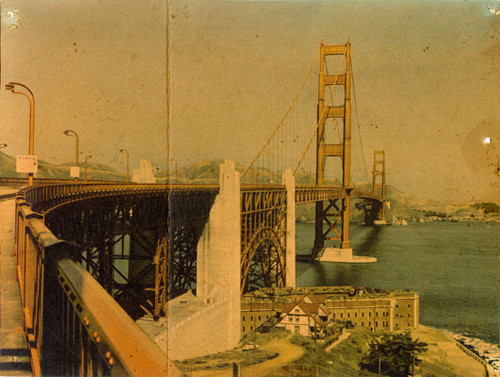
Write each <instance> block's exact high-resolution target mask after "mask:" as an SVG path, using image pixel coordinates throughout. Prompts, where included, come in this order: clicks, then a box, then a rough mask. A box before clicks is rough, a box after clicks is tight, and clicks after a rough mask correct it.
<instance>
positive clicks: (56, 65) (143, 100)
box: [0, 0, 168, 171]
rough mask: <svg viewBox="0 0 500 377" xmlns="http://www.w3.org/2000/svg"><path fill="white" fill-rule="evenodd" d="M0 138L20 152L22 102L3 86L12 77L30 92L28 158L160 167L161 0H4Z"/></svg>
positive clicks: (163, 137)
mask: <svg viewBox="0 0 500 377" xmlns="http://www.w3.org/2000/svg"><path fill="white" fill-rule="evenodd" d="M1 7H2V35H1V36H2V38H1V42H2V44H1V86H2V88H1V89H2V90H1V91H0V114H1V115H0V122H1V127H0V142H1V143H6V144H8V147H7V148H5V149H3V150H2V151H3V152H5V153H7V154H9V155H11V156H16V155H19V154H28V130H29V127H28V126H29V102H28V100H27V99H26V98H25V97H24V96H22V95H15V94H12V93H11V92H9V91H6V90H4V87H5V84H6V83H8V82H10V81H14V82H20V83H23V84H25V85H27V86H28V87H29V88H30V89H31V90H32V92H33V93H34V95H35V154H36V155H37V156H38V158H39V159H41V160H45V161H48V162H51V163H56V164H57V163H68V162H73V161H74V148H75V139H74V138H72V137H68V136H65V135H64V134H63V131H64V130H65V129H71V130H74V131H75V132H76V133H77V134H78V135H79V139H80V161H83V159H84V158H85V156H87V155H92V159H91V160H90V162H96V163H104V164H107V165H111V166H113V167H114V168H116V169H119V170H121V171H125V169H126V157H125V155H124V154H123V153H120V149H121V148H124V149H126V150H127V151H128V152H129V153H130V159H131V168H134V167H135V168H137V167H138V165H139V159H148V160H150V161H152V162H153V163H154V164H156V165H158V166H159V168H161V169H165V168H166V163H167V161H168V158H167V147H166V145H167V132H166V124H167V122H166V118H167V110H166V108H167V107H166V35H167V33H166V29H167V27H166V19H167V18H166V8H167V7H166V2H165V0H145V1H143V0H126V1H123V0H106V1H98V0H86V1H79V0H2V1H1Z"/></svg>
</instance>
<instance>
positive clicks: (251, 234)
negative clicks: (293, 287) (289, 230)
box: [240, 187, 286, 294]
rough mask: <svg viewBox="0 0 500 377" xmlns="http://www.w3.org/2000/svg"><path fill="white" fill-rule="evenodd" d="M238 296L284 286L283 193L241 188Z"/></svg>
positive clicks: (284, 223)
mask: <svg viewBox="0 0 500 377" xmlns="http://www.w3.org/2000/svg"><path fill="white" fill-rule="evenodd" d="M241 208H242V210H241V220H242V222H241V238H242V242H241V245H242V247H241V250H242V252H241V286H240V289H241V293H242V294H243V293H244V292H246V291H249V290H252V289H256V288H259V287H264V286H267V287H270V286H277V287H283V286H284V285H285V270H286V268H285V267H286V265H285V263H286V262H285V261H286V259H285V258H286V190H285V189H284V187H276V188H275V189H272V188H266V190H263V189H262V188H261V189H258V188H254V189H245V190H243V189H242V192H241Z"/></svg>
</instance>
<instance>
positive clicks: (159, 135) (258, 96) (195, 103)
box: [0, 0, 500, 202]
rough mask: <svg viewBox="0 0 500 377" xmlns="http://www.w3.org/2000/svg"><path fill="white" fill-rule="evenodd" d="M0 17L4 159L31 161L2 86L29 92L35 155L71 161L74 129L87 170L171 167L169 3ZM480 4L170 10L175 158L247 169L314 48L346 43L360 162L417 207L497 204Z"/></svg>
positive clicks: (494, 125)
mask: <svg viewBox="0 0 500 377" xmlns="http://www.w3.org/2000/svg"><path fill="white" fill-rule="evenodd" d="M1 6H2V36H1V41H2V46H1V47H2V49H1V53H2V54H1V85H2V90H1V91H0V114H1V115H0V121H1V128H0V143H3V142H5V143H7V144H8V145H9V146H8V148H7V149H5V150H4V151H5V152H6V153H8V154H10V155H13V156H15V155H17V154H27V145H28V141H27V135H28V103H27V100H26V99H25V98H24V97H22V96H20V95H13V94H12V93H10V92H8V91H5V90H3V87H4V85H5V83H7V82H9V81H19V82H23V83H25V84H26V85H28V86H29V87H30V88H31V89H32V90H33V92H34V93H35V95H36V104H37V107H36V132H35V134H36V145H35V152H36V154H37V155H38V157H39V158H40V159H43V160H47V161H50V162H54V163H62V162H70V161H72V160H73V153H74V152H73V148H74V143H73V139H72V138H68V137H67V136H64V135H63V130H64V129H67V128H70V129H73V130H75V131H77V132H78V134H79V135H80V140H81V152H82V153H81V158H82V159H83V158H84V156H85V155H87V154H92V155H93V156H94V158H93V161H94V162H103V163H105V164H112V165H113V166H114V167H116V168H119V169H124V156H123V155H121V154H120V153H119V149H120V148H126V149H128V150H129V151H130V154H131V162H132V164H133V167H137V166H138V160H139V159H141V158H143V159H149V160H151V161H152V162H153V163H155V164H157V165H159V166H160V168H161V169H164V168H165V167H166V165H167V163H168V159H169V157H168V156H167V147H166V133H167V132H166V124H167V121H166V117H167V110H166V107H167V106H166V72H167V54H166V34H167V33H166V20H167V17H166V13H167V3H166V0H106V1H98V0H88V1H80V0H2V2H1ZM488 6H490V7H493V8H494V7H497V8H498V9H499V10H500V2H499V1H497V0H489V1H486V0H484V1H468V0H467V1H437V0H436V1H411V0H405V1H373V0H363V1H359V0H358V1H293V2H292V1H250V0H247V1H217V0H196V1H194V0H193V1H184V0H172V1H171V3H170V9H171V15H170V16H171V18H170V19H171V37H172V45H171V54H170V58H171V59H170V66H171V91H170V98H171V110H172V111H171V118H170V124H171V133H170V140H171V149H170V152H171V156H170V157H171V158H175V159H176V160H177V161H178V163H179V166H184V165H186V164H189V163H192V162H195V161H198V160H200V159H214V158H222V157H224V158H232V159H235V160H237V161H238V162H239V163H242V164H246V163H248V162H249V161H250V159H251V158H252V157H253V155H254V154H255V153H256V151H257V150H258V149H259V147H260V145H261V144H262V143H263V142H264V141H265V140H266V138H267V136H268V135H269V133H270V132H271V130H272V128H273V127H274V126H275V125H276V123H277V121H278V120H279V118H280V117H281V115H282V114H283V112H284V110H285V109H286V107H287V105H288V104H289V103H290V101H291V99H292V97H293V95H294V93H295V91H296V90H297V88H298V86H299V84H300V81H301V80H302V78H303V76H304V74H305V72H306V70H307V67H308V66H309V64H310V62H311V60H312V58H313V56H314V54H315V53H316V51H317V49H318V46H319V43H320V40H321V39H323V40H324V42H325V43H326V44H344V43H345V42H346V40H347V39H348V38H350V40H351V43H352V57H353V64H354V67H355V73H356V91H357V97H358V105H359V111H360V119H361V127H362V132H363V140H364V144H365V145H364V146H365V153H366V155H367V158H368V160H369V161H371V158H372V153H373V152H372V151H373V150H374V149H385V151H386V154H387V170H388V182H389V183H390V184H393V185H394V186H395V187H397V188H399V189H400V190H403V191H406V192H409V193H413V194H418V195H420V196H423V197H431V198H437V199H445V198H450V199H460V200H479V199H481V200H494V201H497V202H500V190H499V180H500V177H499V176H497V175H495V174H494V170H495V167H496V165H497V164H498V160H497V158H498V155H499V154H500V145H499V129H500V115H499V112H498V111H497V110H496V109H497V108H498V104H499V103H500V95H499V90H498V88H499V87H500V75H499V68H500V43H499V23H500V15H499V16H494V15H493V14H492V13H491V12H490V11H489V10H488V9H487V7H488ZM9 12H14V13H9ZM13 14H14V18H17V20H16V24H15V25H12V21H13V17H12V15H13ZM8 15H10V16H11V17H9V16H8ZM311 106H315V103H314V101H312V103H311ZM486 136H489V137H491V138H492V143H491V144H489V145H488V146H485V145H484V144H483V143H482V139H483V138H484V137H486ZM357 158H359V156H358V157H357V156H353V159H354V161H353V165H354V166H355V167H356V168H355V169H354V170H356V169H358V170H359V169H360V168H359V166H360V165H359V163H360V161H359V160H358V161H357V160H356V159H357ZM355 179H356V177H355Z"/></svg>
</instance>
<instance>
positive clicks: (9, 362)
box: [0, 187, 32, 376]
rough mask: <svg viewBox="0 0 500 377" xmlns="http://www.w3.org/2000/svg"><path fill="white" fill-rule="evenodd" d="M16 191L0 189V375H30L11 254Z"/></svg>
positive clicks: (14, 263)
mask: <svg viewBox="0 0 500 377" xmlns="http://www.w3.org/2000/svg"><path fill="white" fill-rule="evenodd" d="M16 192H17V189H15V188H13V187H0V286H1V293H0V375H1V376H31V375H32V371H31V363H30V359H29V350H28V347H27V344H26V337H25V334H24V330H23V324H22V312H21V297H20V295H19V288H18V285H17V277H16V256H15V252H14V213H15V212H14V210H15V203H14V199H13V195H15V193H16Z"/></svg>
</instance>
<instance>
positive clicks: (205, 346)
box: [2, 42, 385, 376]
mask: <svg viewBox="0 0 500 377" xmlns="http://www.w3.org/2000/svg"><path fill="white" fill-rule="evenodd" d="M318 60H319V64H317V62H318ZM332 67H333V68H332ZM352 68H353V65H352V61H351V46H350V43H349V42H348V43H346V44H345V45H324V44H323V43H322V44H321V46H320V48H319V51H318V54H317V55H316V57H315V59H314V61H313V63H312V64H311V66H310V68H309V70H308V71H307V74H306V76H305V78H304V80H303V82H302V84H301V86H300V88H299V90H298V92H297V94H296V95H295V97H294V98H293V100H292V102H291V104H290V106H289V107H288V108H287V110H286V111H285V113H284V115H283V116H282V118H281V119H280V120H279V122H278V123H277V125H276V126H275V127H274V129H273V130H272V132H271V135H270V136H269V138H268V139H267V140H266V141H265V143H264V145H263V146H262V148H261V149H260V150H259V151H258V153H257V154H256V155H255V157H254V158H253V159H252V161H251V162H250V164H249V165H248V166H247V167H246V168H245V169H244V170H243V171H242V172H241V173H240V172H238V171H236V169H235V165H234V162H231V161H226V162H225V163H224V164H223V165H222V166H221V170H220V178H219V184H218V185H196V184H174V183H167V184H166V185H138V184H120V183H112V182H108V183H102V182H94V183H88V184H83V183H79V184H74V183H61V182H51V181H41V180H36V181H35V185H34V186H32V187H25V188H24V189H22V190H21V191H19V192H18V194H17V196H16V200H15V202H16V204H15V205H16V210H15V255H16V269H17V279H18V283H19V289H20V292H21V306H22V325H23V329H24V333H25V336H26V340H27V343H26V345H27V348H28V350H29V355H30V363H31V369H32V372H33V374H34V375H134V376H143V375H166V374H167V373H168V372H167V369H168V366H167V360H168V359H177V358H179V355H180V354H182V352H181V351H180V350H182V349H185V348H186V347H189V343H186V342H188V341H193V340H192V339H187V338H190V337H189V336H187V335H186V334H188V330H189V329H190V328H191V329H192V328H193V326H197V325H196V323H197V322H196V321H198V322H200V317H203V318H206V319H207V321H210V318H211V317H212V316H219V318H224V320H223V321H222V322H221V321H219V322H220V323H222V325H221V326H220V327H219V328H217V329H216V330H217V332H214V331H215V330H213V329H212V330H211V329H210V328H209V327H210V326H204V328H202V329H201V328H200V329H198V330H199V331H195V333H197V334H198V335H197V336H198V338H197V339H196V342H197V350H196V351H197V352H205V353H207V352H217V350H222V349H228V348H232V347H234V346H235V345H237V343H238V341H239V339H240V334H239V331H233V330H234V329H239V328H240V326H239V321H240V319H239V316H240V314H239V308H240V303H239V299H240V296H241V295H242V294H243V293H244V292H245V291H247V290H251V289H255V288H258V287H262V286H276V287H281V286H290V287H294V286H295V260H296V255H295V206H296V205H301V204H307V203H314V206H315V223H316V226H315V241H314V245H311V254H310V256H309V258H308V259H309V260H311V261H340V262H356V257H355V256H352V250H351V248H350V238H349V217H350V206H351V200H355V199H356V200H360V202H359V203H360V204H359V207H360V208H363V209H364V210H365V212H366V216H365V218H366V219H367V220H379V221H381V220H383V219H384V202H385V154H384V152H383V151H380V150H379V151H375V152H374V162H373V169H372V174H373V175H372V179H371V182H370V179H369V178H368V174H367V168H366V163H365V156H364V152H363V146H362V139H361V128H360V126H359V121H358V137H359V141H358V143H354V142H353V139H354V138H353V135H352V132H351V112H352V108H351V102H352V101H351V97H352V95H353V96H354V97H356V96H355V87H354V85H353V82H354V80H353V69H352ZM315 70H317V71H315ZM316 80H318V81H316ZM318 84H319V85H318ZM351 89H352V95H351ZM311 96H314V97H315V98H317V106H316V108H314V107H313V106H311V105H310V101H311ZM355 102H356V103H357V101H355ZM357 112H358V111H357V106H355V113H357ZM357 119H359V116H357ZM353 153H359V154H360V155H361V157H362V161H363V170H364V172H365V176H366V179H367V181H368V184H369V185H370V186H371V187H369V185H364V186H362V187H356V185H355V184H354V181H353V179H352V177H351V170H352V169H351V168H352V166H351V157H352V155H353ZM311 172H314V173H312V174H311ZM12 181H13V180H12V179H8V178H2V183H4V184H8V183H11V182H12ZM97 283H99V284H97ZM190 290H195V291H196V295H195V296H193V295H192V298H190V297H191V296H189V297H188V296H186V295H187V293H186V292H189V291H190ZM179 297H184V299H179ZM186 297H187V298H186ZM194 308H197V309H196V310H195V309H194ZM169 313H172V314H171V315H169ZM200 313H202V314H200ZM144 316H146V317H150V318H152V320H153V321H155V322H159V321H161V318H166V323H167V325H166V328H168V337H169V342H170V343H172V344H175V347H173V348H171V347H168V346H166V344H165V347H164V349H163V353H162V350H160V348H158V347H157V346H156V345H155V344H154V343H153V341H152V340H151V339H150V338H148V337H147V336H145V335H144V333H143V332H142V333H141V331H140V330H138V326H137V324H136V322H134V320H137V321H140V320H141V318H143V317H144ZM202 322H203V321H202ZM137 323H138V322H137ZM165 343H166V341H165ZM186 344H188V345H187V346H186ZM160 347H161V346H160ZM169 352H170V353H169ZM172 368H174V367H172ZM173 370H174V369H171V371H173Z"/></svg>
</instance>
